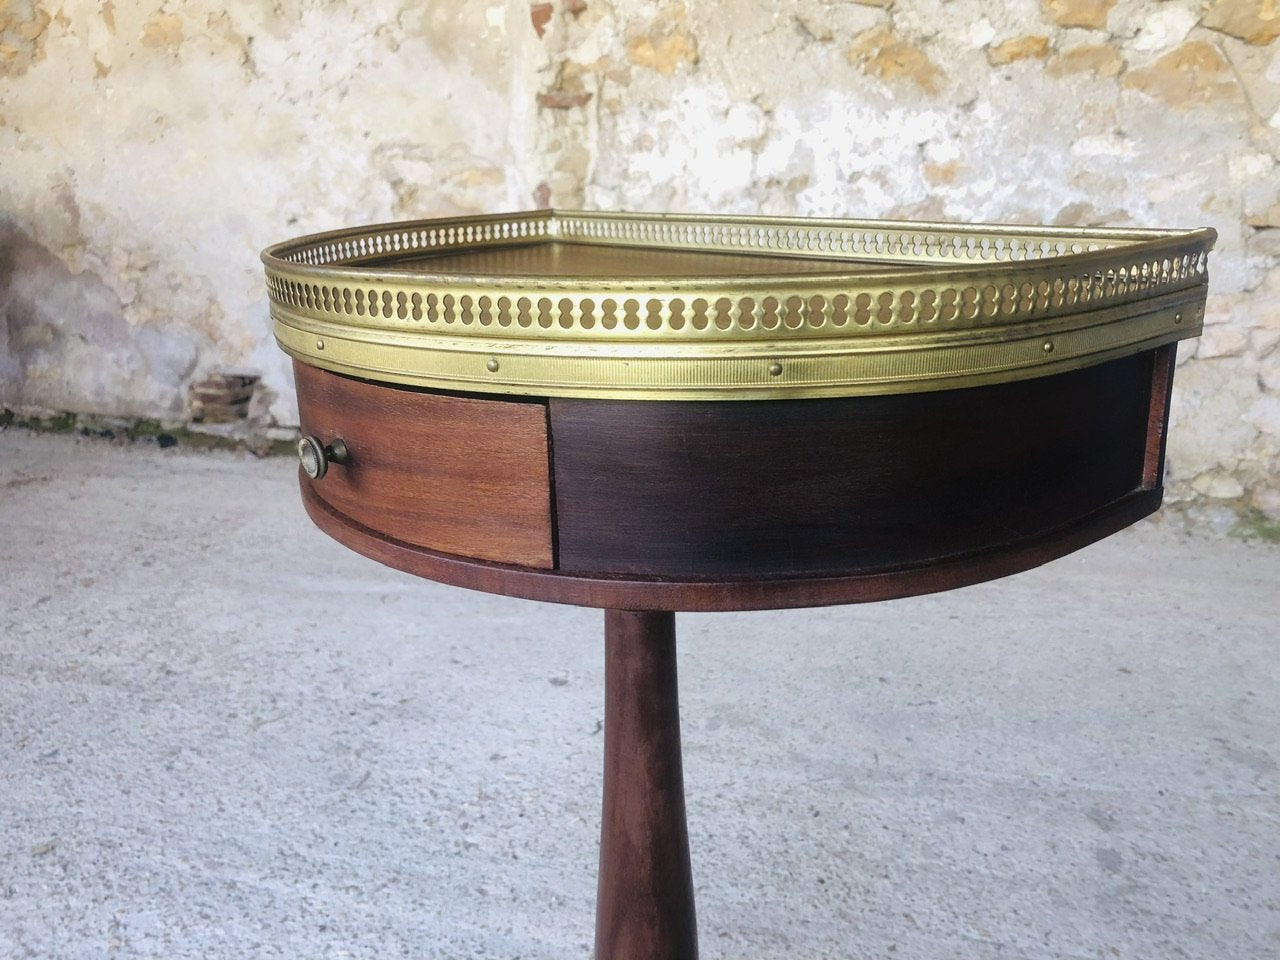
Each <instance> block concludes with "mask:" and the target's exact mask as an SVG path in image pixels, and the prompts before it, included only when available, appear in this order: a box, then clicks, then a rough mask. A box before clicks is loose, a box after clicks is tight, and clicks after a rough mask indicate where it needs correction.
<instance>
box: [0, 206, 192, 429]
mask: <svg viewBox="0 0 1280 960" xmlns="http://www.w3.org/2000/svg"><path fill="white" fill-rule="evenodd" d="M196 361H197V351H196V346H195V344H194V343H193V342H192V340H191V339H190V338H189V337H187V336H186V335H185V334H183V333H182V332H180V331H171V330H162V329H159V328H156V327H146V328H142V329H137V328H133V327H131V326H130V325H129V323H128V322H127V321H126V319H125V317H124V309H123V305H122V304H121V303H120V301H119V299H118V298H117V297H116V296H115V295H114V293H113V291H112V290H111V289H110V288H109V287H108V286H107V285H106V284H105V283H103V282H102V280H101V279H100V278H99V277H97V276H96V275H94V274H92V273H88V272H84V273H79V274H75V273H72V272H71V271H70V270H69V269H67V267H66V265H65V264H64V263H63V262H62V261H60V260H59V259H58V258H57V257H55V256H54V255H53V254H52V253H51V252H50V251H49V250H47V249H46V248H44V247H42V246H40V245H39V244H38V243H36V242H34V241H33V240H32V239H31V238H30V237H29V236H28V235H27V234H25V233H24V232H23V231H21V230H20V229H18V228H17V227H16V226H14V225H13V224H8V223H2V222H0V400H3V402H4V403H6V404H9V405H13V406H18V407H35V408H44V409H54V410H72V411H77V412H95V411H101V410H112V411H114V412H118V413H122V414H125V415H129V416H173V415H176V414H179V413H181V406H182V405H181V402H180V399H179V398H178V397H177V396H176V395H175V394H174V392H173V389H172V384H174V383H181V382H182V381H184V380H185V379H186V377H187V376H188V375H189V374H190V373H191V372H192V370H193V369H194V368H195V365H196Z"/></svg>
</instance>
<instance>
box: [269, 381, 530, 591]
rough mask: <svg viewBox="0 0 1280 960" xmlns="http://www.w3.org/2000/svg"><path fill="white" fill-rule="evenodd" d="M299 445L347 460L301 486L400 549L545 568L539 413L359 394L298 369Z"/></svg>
mask: <svg viewBox="0 0 1280 960" xmlns="http://www.w3.org/2000/svg"><path fill="white" fill-rule="evenodd" d="M294 375H295V378H296V380H297V385H298V408H299V412H300V415H301V420H302V430H303V432H304V433H308V434H313V435H315V436H316V437H318V438H320V439H321V440H322V441H324V442H325V443H329V442H331V441H332V440H334V439H335V438H338V437H341V438H342V439H343V440H344V441H345V442H346V444H347V446H348V448H349V450H350V452H351V456H350V462H349V463H346V464H335V465H334V466H332V467H330V468H329V471H328V473H326V474H325V476H324V477H322V478H321V479H320V480H317V481H312V480H310V479H309V478H307V477H306V476H303V477H302V483H303V487H304V488H308V489H310V490H312V491H313V492H314V494H315V496H317V497H319V498H320V499H322V500H323V501H324V502H325V503H327V504H328V505H329V506H331V507H332V508H333V509H334V510H336V511H337V512H339V513H343V514H346V515H347V516H348V517H350V518H352V519H353V520H354V521H355V522H356V523H358V524H360V525H362V526H364V527H368V528H370V529H372V530H376V531H379V532H381V533H386V534H389V535H391V536H394V537H395V538H396V539H398V540H400V541H403V542H405V543H409V544H414V545H417V546H422V547H427V548H430V549H433V550H439V551H442V552H444V553H450V554H457V555H460V556H467V557H478V558H481V559H486V560H496V561H500V562H503V563H510V564H518V565H521V566H527V567H551V566H552V565H553V562H554V561H553V551H552V528H551V487H550V466H549V461H548V445H547V414H546V407H545V406H543V405H542V404H540V403H508V402H504V401H499V400H474V399H470V398H466V397H456V396H446V395H441V394H435V393H430V392H426V391H421V390H406V389H400V388H398V387H392V386H384V385H379V384H373V383H367V382H365V381H362V380H356V379H353V378H350V377H343V376H339V375H337V374H334V373H329V372H328V371H325V370H320V369H317V368H315V367H311V366H309V365H307V364H302V363H295V364H294Z"/></svg>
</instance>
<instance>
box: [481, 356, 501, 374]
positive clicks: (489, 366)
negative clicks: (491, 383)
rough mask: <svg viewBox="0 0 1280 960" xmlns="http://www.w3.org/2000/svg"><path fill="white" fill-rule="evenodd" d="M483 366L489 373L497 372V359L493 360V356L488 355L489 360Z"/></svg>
mask: <svg viewBox="0 0 1280 960" xmlns="http://www.w3.org/2000/svg"><path fill="white" fill-rule="evenodd" d="M484 368H485V369H486V370H488V371H489V372H490V373H497V372H498V361H497V360H495V359H494V358H493V357H490V358H489V362H488V363H486V364H485V365H484Z"/></svg>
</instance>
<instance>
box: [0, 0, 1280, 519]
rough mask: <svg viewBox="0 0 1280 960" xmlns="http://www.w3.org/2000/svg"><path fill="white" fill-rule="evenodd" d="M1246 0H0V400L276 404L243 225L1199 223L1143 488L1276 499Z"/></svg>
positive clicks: (1278, 385) (1258, 84)
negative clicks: (237, 385) (245, 380)
mask: <svg viewBox="0 0 1280 960" xmlns="http://www.w3.org/2000/svg"><path fill="white" fill-rule="evenodd" d="M1278 37H1280V4H1277V2H1276V0H1161V2H1145V3H1139V2H1130V0H1012V2H1005V3H996V2H991V0H942V2H923V0H919V2H913V0H863V2H818V0H806V2H800V3H794V4H762V3H755V2H747V0H720V2H709V0H702V2H695V0H690V2H658V3H622V2H613V3H609V2H605V0H553V2H550V3H546V2H539V3H534V4H532V5H530V4H528V3H527V2H507V3H503V2H490V3H477V2H464V3H448V4H446V3H439V2H437V3H426V4H423V3H410V2H408V0H373V2H362V3H358V4H356V3H350V4H348V3H321V2H303V0H280V2H274V3H266V2H256V3H254V2H248V0H224V2H221V3H218V4H214V3H211V2H206V0H187V2H183V3H180V4H179V3H174V2H170V3H165V4H160V5H129V4H119V5H116V4H113V3H112V2H111V0H106V2H103V3H97V2H87V0H62V2H57V3H54V2H43V0H7V3H0V157H2V158H3V163H0V309H3V311H4V316H5V323H3V324H0V403H3V404H6V405H8V406H19V407H39V408H46V409H56V410H77V411H93V412H101V413H114V414H121V415H132V416H144V415H145V416H163V417H181V415H182V413H183V403H184V399H183V398H184V396H185V393H184V389H185V386H186V384H187V383H189V382H190V381H191V380H192V379H193V378H196V377H199V376H200V375H201V374H202V373H203V372H204V371H206V370H207V369H209V368H212V367H215V366H228V365H232V366H240V367H243V366H249V367H254V368H257V369H258V370H260V371H261V372H262V373H263V376H264V384H265V385H266V387H267V388H268V390H269V391H270V392H271V393H270V395H269V398H268V399H269V400H270V401H271V402H269V403H268V404H267V407H268V408H269V409H270V411H271V413H272V415H273V416H274V417H275V419H276V420H277V421H279V422H281V423H288V422H290V421H291V420H292V419H293V418H294V416H295V412H294V407H293V403H292V395H291V389H290V384H289V379H288V370H287V366H286V364H285V363H284V361H283V359H282V357H281V356H280V355H279V354H278V353H277V351H276V350H275V347H274V345H273V343H272V341H271V338H270V332H269V328H268V324H267V320H266V306H265V298H264V296H263V289H262V282H261V274H260V270H259V267H258V263H257V260H256V254H257V251H258V250H259V249H260V248H261V247H262V246H264V245H265V244H267V243H269V242H271V241H274V240H278V239H282V238H284V237H287V236H291V235H294V234H299V233H305V232H310V231H315V230H322V229H326V228H330V227H334V226H341V225H345V224H351V223H357V222H369V221H375V220H387V219H397V218H408V217H419V216H430V215H434V214H446V213H452V212H472V211H483V210H511V209H523V208H528V207H532V206H541V205H545V204H547V203H551V204H555V205H560V206H567V207H573V206H580V205H585V206H588V207H601V208H615V207H622V208H638V209H668V210H692V211H720V212H741V213H754V212H762V213H774V214H787V213H797V214H810V215H850V216H890V217H922V218H930V219H954V220H997V221H1000V220H1003V221H1012V222H1027V223H1030V222H1047V223H1060V224H1081V225H1086V224H1088V225H1094V224H1115V225H1125V224H1135V225H1145V226H1202V225H1208V226H1213V227H1215V228H1217V230H1218V231H1219V233H1220V235H1221V239H1220V241H1219V245H1218V249H1217V252H1216V253H1215V254H1214V256H1213V258H1212V259H1211V276H1212V284H1211V288H1212V295H1211V297H1210V303H1209V313H1208V318H1207V320H1208V327H1207V329H1206V332H1205V336H1204V337H1203V338H1201V339H1200V341H1199V342H1198V343H1193V344H1190V345H1186V348H1185V349H1184V351H1183V352H1182V354H1181V361H1182V365H1181V370H1180V373H1179V376H1178V391H1177V398H1176V408H1175V413H1174V418H1175V421H1176V428H1175V430H1174V432H1173V441H1172V444H1171V449H1170V467H1171V480H1172V489H1173V491H1174V493H1175V495H1183V496H1187V495H1197V496H1200V497H1204V498H1216V499H1220V500H1230V501H1235V502H1241V503H1243V502H1252V504H1253V505H1254V506H1256V507H1258V508H1260V509H1263V510H1264V511H1265V512H1267V513H1269V514H1271V515H1273V516H1277V517H1280V170H1278V169H1277V161H1278V159H1280V42H1277V38H1278Z"/></svg>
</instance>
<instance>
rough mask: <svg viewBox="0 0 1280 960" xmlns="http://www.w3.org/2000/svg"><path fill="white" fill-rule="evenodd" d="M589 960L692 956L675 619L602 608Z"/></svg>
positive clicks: (688, 959)
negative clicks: (596, 863)
mask: <svg viewBox="0 0 1280 960" xmlns="http://www.w3.org/2000/svg"><path fill="white" fill-rule="evenodd" d="M604 684H605V701H604V702H605V706H604V804H603V806H604V811H603V817H602V819H601V827H600V874H599V887H598V894H597V897H596V950H595V956H596V960H697V956H698V935H697V924H696V920H695V914H694V902H693V873H692V870H691V868H690V866H689V834H688V829H687V827H686V823H685V806H684V772H683V766H682V762H681V757H680V708H679V697H678V695H677V683H676V629H675V617H674V615H672V614H670V613H658V612H649V611H643V612H636V611H627V610H609V611H606V612H605V671H604Z"/></svg>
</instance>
